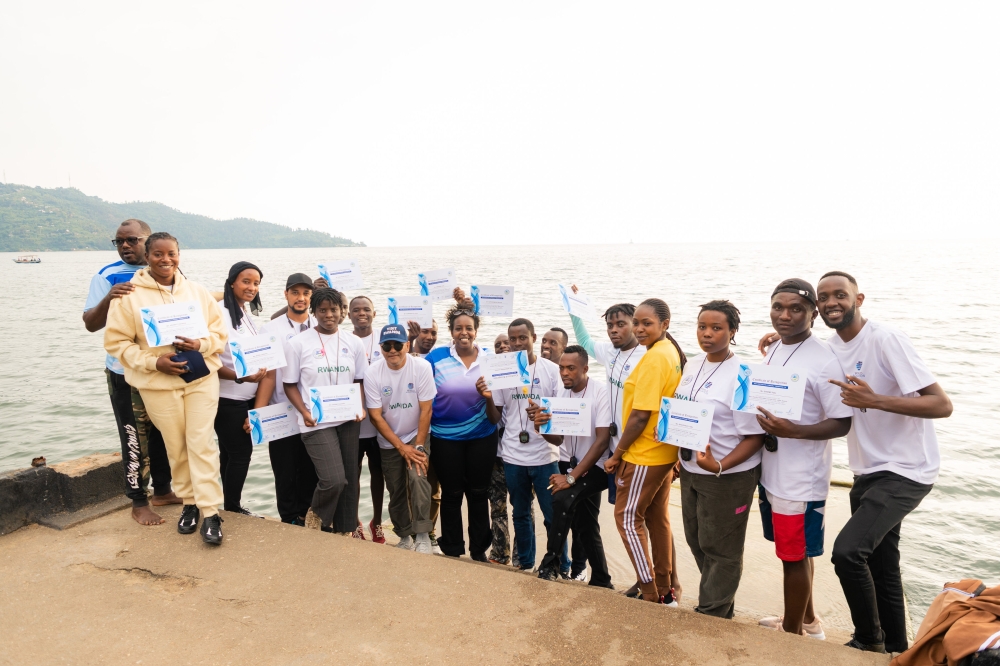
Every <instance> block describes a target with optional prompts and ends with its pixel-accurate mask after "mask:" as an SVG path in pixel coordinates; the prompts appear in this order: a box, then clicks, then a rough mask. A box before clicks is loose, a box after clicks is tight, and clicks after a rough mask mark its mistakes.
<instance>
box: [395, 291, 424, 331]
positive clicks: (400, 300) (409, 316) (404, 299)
mask: <svg viewBox="0 0 1000 666" xmlns="http://www.w3.org/2000/svg"><path fill="white" fill-rule="evenodd" d="M408 321H415V322H417V323H418V324H420V328H430V327H431V326H433V325H434V303H433V302H432V301H431V299H430V297H429V296H395V297H393V296H390V297H389V323H390V324H399V325H400V326H402V327H403V328H406V322H408Z"/></svg>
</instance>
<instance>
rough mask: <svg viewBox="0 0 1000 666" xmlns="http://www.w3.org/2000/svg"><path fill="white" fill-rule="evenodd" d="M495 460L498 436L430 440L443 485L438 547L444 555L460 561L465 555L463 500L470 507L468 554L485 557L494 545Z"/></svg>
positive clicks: (434, 462)
mask: <svg viewBox="0 0 1000 666" xmlns="http://www.w3.org/2000/svg"><path fill="white" fill-rule="evenodd" d="M496 457H497V434H496V432H494V433H492V434H491V435H488V436H486V437H480V438H479V439H468V440H453V439H440V438H438V437H434V436H432V437H431V464H432V465H434V471H435V472H437V476H438V481H440V482H441V535H440V536H439V537H438V546H440V547H441V552H443V553H444V554H445V555H451V556H452V557H458V556H459V555H462V554H464V553H465V539H464V538H463V537H464V536H465V534H464V533H465V530H464V529H463V528H462V499H463V498H465V500H466V501H467V502H468V505H469V506H468V516H469V552H470V553H471V554H472V555H473V556H476V557H479V556H483V557H485V554H486V549H487V548H489V547H490V543H491V542H492V541H493V532H492V531H491V530H490V508H489V488H490V477H491V475H492V474H493V462H494V460H496Z"/></svg>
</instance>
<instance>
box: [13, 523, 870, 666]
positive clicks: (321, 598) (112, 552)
mask: <svg viewBox="0 0 1000 666" xmlns="http://www.w3.org/2000/svg"><path fill="white" fill-rule="evenodd" d="M164 509H165V510H163V511H161V513H162V514H163V515H164V517H165V518H166V519H167V521H168V522H167V523H166V524H164V525H161V526H158V527H141V526H139V525H137V524H136V523H135V522H134V521H132V519H131V518H130V516H129V512H128V511H117V512H114V513H111V514H109V515H106V516H104V517H101V518H97V519H95V520H92V521H90V522H87V523H84V524H81V525H78V526H76V527H72V528H70V529H65V530H63V531H56V530H52V529H49V528H46V527H41V526H38V525H33V526H29V527H25V528H22V529H20V530H17V531H16V532H13V533H12V534H8V535H6V536H3V537H0V581H2V584H0V663H11V664H50V663H69V664H171V665H178V664H296V665H300V664H301V665H305V664H309V665H312V664H374V663H380V664H385V663H393V664H395V663H404V664H427V663H433V664H627V663H639V662H644V663H667V664H712V665H714V664H719V665H724V664H725V665H730V664H731V665H744V664H745V665H747V666H750V665H754V666H765V665H768V664H809V665H810V666H820V665H822V666H826V665H831V664H844V665H847V664H852V665H853V664H859V665H860V664H886V663H887V662H888V658H887V657H886V656H884V655H872V654H865V653H861V652H858V651H855V650H850V649H848V648H845V647H842V646H840V645H837V644H834V643H830V642H821V641H814V640H809V639H805V638H802V637H795V636H787V635H784V634H779V633H776V632H770V631H767V630H764V629H760V628H758V627H755V626H751V625H748V624H742V623H737V622H729V621H724V620H717V619H714V618H708V617H703V616H700V615H696V614H694V613H692V612H690V611H686V610H672V609H667V608H664V607H661V606H657V605H654V604H649V603H646V602H642V601H637V600H632V599H626V598H625V597H623V596H621V595H620V594H618V593H615V592H611V591H608V590H599V589H593V588H589V587H587V586H585V585H583V584H580V583H549V582H546V581H541V580H538V579H537V578H534V577H533V576H530V575H526V574H518V573H515V572H513V571H512V570H511V569H509V568H503V567H498V566H494V565H486V564H477V563H472V562H470V561H468V560H466V559H462V560H457V561H456V560H453V559H450V558H445V557H440V556H431V555H417V554H416V553H412V552H405V551H401V550H398V549H396V548H392V547H389V546H383V545H377V544H373V543H371V542H360V541H354V540H351V539H347V538H344V537H339V536H334V535H330V534H324V533H320V532H314V531H309V530H306V529H304V528H301V527H292V526H288V525H283V524H281V523H277V522H274V521H270V520H260V519H254V518H247V517H244V516H239V515H232V514H229V513H226V512H223V514H222V515H223V517H224V519H225V524H224V525H223V529H224V532H225V534H226V543H225V544H224V545H223V546H222V547H220V548H211V547H209V546H206V545H205V544H203V543H202V541H201V538H200V537H199V536H198V535H197V534H194V535H190V536H181V535H179V534H177V532H176V529H175V523H176V520H177V516H178V515H179V508H178V507H176V506H175V507H165V508H164Z"/></svg>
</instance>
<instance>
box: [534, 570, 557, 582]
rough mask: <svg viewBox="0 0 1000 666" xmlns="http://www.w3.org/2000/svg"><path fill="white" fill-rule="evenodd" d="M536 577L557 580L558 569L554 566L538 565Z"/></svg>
mask: <svg viewBox="0 0 1000 666" xmlns="http://www.w3.org/2000/svg"><path fill="white" fill-rule="evenodd" d="M538 577H539V578H541V579H542V580H559V569H557V568H555V567H538Z"/></svg>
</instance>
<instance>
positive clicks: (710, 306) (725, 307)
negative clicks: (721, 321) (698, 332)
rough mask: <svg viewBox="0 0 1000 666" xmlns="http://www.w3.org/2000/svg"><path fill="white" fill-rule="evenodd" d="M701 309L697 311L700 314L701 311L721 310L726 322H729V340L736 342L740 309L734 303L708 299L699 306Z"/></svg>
mask: <svg viewBox="0 0 1000 666" xmlns="http://www.w3.org/2000/svg"><path fill="white" fill-rule="evenodd" d="M698 307H700V308H701V310H699V311H698V314H699V315H700V314H701V313H702V312H721V313H722V314H723V315H725V317H726V322H727V323H728V324H729V330H730V331H732V334H731V335H730V342H733V343H735V342H736V331H738V330H740V311H739V308H737V307H736V306H735V305H733V304H732V302H730V301H724V300H722V301H709V302H708V303H704V304H702V305H700V306H698Z"/></svg>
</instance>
